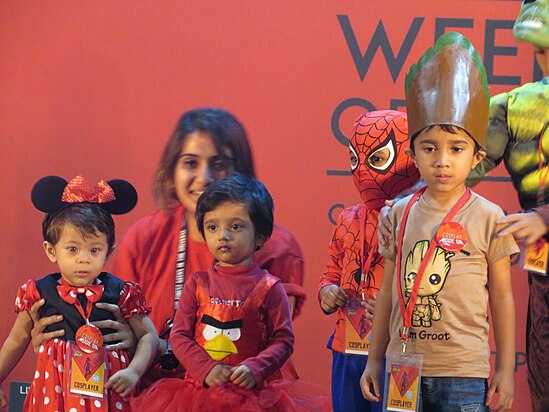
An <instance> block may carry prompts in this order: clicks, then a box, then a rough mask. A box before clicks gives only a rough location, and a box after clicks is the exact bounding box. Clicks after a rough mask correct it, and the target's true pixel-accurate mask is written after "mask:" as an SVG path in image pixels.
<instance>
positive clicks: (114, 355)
mask: <svg viewBox="0 0 549 412" xmlns="http://www.w3.org/2000/svg"><path fill="white" fill-rule="evenodd" d="M112 356H113V357H114V358H116V359H118V352H116V351H115V350H113V351H112Z"/></svg>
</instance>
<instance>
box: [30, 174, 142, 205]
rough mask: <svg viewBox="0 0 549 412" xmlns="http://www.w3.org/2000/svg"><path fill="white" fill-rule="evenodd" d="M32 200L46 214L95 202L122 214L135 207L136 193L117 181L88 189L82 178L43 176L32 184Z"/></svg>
mask: <svg viewBox="0 0 549 412" xmlns="http://www.w3.org/2000/svg"><path fill="white" fill-rule="evenodd" d="M31 200H32V204H33V205H34V207H36V208H37V209H38V210H40V211H41V212H44V213H48V214H49V213H55V212H57V211H60V210H61V209H63V208H65V207H66V206H69V205H70V204H74V203H97V204H99V205H100V206H102V207H103V208H104V209H105V210H106V211H107V212H109V213H110V214H113V215H122V214H124V213H128V212H129V211H130V210H132V209H133V208H134V207H135V205H136V203H137V191H136V190H135V188H134V187H133V186H132V184H131V183H129V182H127V181H125V180H120V179H114V180H109V181H108V182H105V181H104V180H101V181H99V182H98V183H97V184H96V185H95V187H93V188H90V187H89V185H88V184H87V182H86V181H85V180H84V178H83V177H82V176H76V177H75V178H74V179H72V180H71V181H70V182H67V181H66V180H65V179H63V178H61V177H59V176H45V177H43V178H41V179H40V180H38V181H37V182H36V183H35V184H34V186H33V188H32V191H31Z"/></svg>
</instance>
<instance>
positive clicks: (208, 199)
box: [196, 174, 274, 240]
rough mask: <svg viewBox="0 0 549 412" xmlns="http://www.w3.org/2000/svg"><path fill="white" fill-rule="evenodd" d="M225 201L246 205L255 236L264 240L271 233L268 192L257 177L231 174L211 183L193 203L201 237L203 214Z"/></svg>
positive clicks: (271, 219)
mask: <svg viewBox="0 0 549 412" xmlns="http://www.w3.org/2000/svg"><path fill="white" fill-rule="evenodd" d="M225 202H232V203H241V204H243V205H245V206H246V209H247V210H248V214H249V215H250V219H251V221H252V223H253V225H254V230H255V236H256V237H258V236H259V237H263V238H264V239H265V240H267V239H268V238H269V237H270V236H271V233H272V232H273V225H274V214H273V210H274V204H273V199H272V197H271V195H270V194H269V191H268V190H267V188H266V187H265V185H264V184H263V183H261V182H260V181H259V180H257V179H254V178H251V177H248V176H244V175H241V174H234V175H232V176H230V177H227V178H225V179H220V180H217V181H215V182H213V183H212V184H211V185H210V186H209V187H208V189H206V191H205V192H204V193H203V194H202V195H201V196H200V198H199V199H198V203H197V205H196V221H197V224H198V230H200V233H201V234H202V236H204V216H205V215H206V213H208V212H211V211H212V210H214V209H215V208H216V207H218V206H219V205H220V204H222V203H225Z"/></svg>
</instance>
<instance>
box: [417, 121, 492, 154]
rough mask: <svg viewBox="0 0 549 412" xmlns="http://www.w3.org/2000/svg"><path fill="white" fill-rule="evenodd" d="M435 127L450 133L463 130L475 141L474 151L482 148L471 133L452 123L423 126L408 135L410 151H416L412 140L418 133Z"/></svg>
mask: <svg viewBox="0 0 549 412" xmlns="http://www.w3.org/2000/svg"><path fill="white" fill-rule="evenodd" d="M435 127H438V128H439V129H440V130H442V131H443V132H446V133H451V134H457V133H458V130H463V131H464V132H465V133H467V136H469V137H470V138H471V139H473V142H475V153H476V152H478V151H479V150H482V147H481V146H480V145H479V144H478V143H477V141H476V140H475V138H474V137H473V136H471V134H470V133H469V132H468V131H467V130H465V129H464V128H462V127H459V126H455V125H453V124H432V125H430V126H427V127H424V128H423V129H421V130H420V131H419V132H417V133H415V134H414V135H413V136H410V150H411V151H412V153H415V152H416V148H415V146H414V141H415V139H416V137H418V136H419V134H420V133H422V132H423V131H429V130H432V129H434V128H435Z"/></svg>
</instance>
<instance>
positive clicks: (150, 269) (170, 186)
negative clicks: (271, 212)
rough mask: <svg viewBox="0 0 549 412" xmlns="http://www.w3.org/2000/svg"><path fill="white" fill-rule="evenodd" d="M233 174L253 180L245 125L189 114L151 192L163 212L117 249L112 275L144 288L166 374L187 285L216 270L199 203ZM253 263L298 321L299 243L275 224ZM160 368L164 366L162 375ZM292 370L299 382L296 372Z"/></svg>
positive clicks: (215, 113)
mask: <svg viewBox="0 0 549 412" xmlns="http://www.w3.org/2000/svg"><path fill="white" fill-rule="evenodd" d="M235 172H238V173H241V174H243V175H246V176H249V177H255V172H254V165H253V160H252V154H251V151H250V146H249V143H248V138H247V136H246V132H245V130H244V128H243V126H242V125H241V124H240V122H239V121H238V120H237V119H236V118H235V117H234V116H233V115H232V114H230V113H229V112H227V111H225V110H223V109H218V108H212V107H207V108H199V109H195V110H191V111H188V112H186V113H184V114H183V115H182V116H181V118H180V119H179V122H178V123H177V126H176V128H175V131H174V132H173V134H172V136H171V138H170V140H169V141H168V143H167V145H166V147H165V149H164V153H163V154H162V157H161V159H160V162H159V165H158V168H157V170H156V173H155V176H154V183H153V192H154V197H155V200H156V203H157V204H158V206H159V209H160V210H158V211H157V212H155V213H153V214H151V215H149V216H146V217H144V218H142V219H141V220H139V221H138V222H136V223H135V224H134V225H133V226H132V227H131V228H130V229H129V230H128V232H127V233H126V235H125V238H124V240H123V242H122V244H121V245H120V246H119V247H118V249H117V250H118V255H117V258H116V263H115V269H114V270H115V271H116V273H119V274H120V276H121V277H123V278H124V279H125V280H131V281H135V282H138V283H139V285H140V286H141V289H142V291H143V292H144V294H145V297H146V299H147V302H148V304H149V305H151V307H152V308H153V311H152V313H151V319H152V321H153V323H154V325H155V327H156V329H157V331H158V333H159V334H160V335H161V337H163V339H164V340H162V341H161V344H160V357H159V358H160V360H164V361H165V362H164V368H169V367H170V366H172V365H169V363H170V362H169V361H170V359H171V353H170V352H171V349H170V348H169V347H168V342H167V338H168V332H167V330H168V327H169V325H170V324H171V321H172V320H173V319H174V316H175V309H176V308H177V303H178V300H179V297H180V294H181V290H182V288H183V284H184V281H185V279H186V278H187V277H188V276H190V274H191V273H193V272H196V271H205V270H207V269H208V268H209V267H210V266H211V265H212V264H213V263H214V258H213V257H212V255H211V254H210V252H209V251H208V247H207V245H206V243H205V241H204V239H203V237H202V235H201V234H200V232H199V230H198V227H197V224H196V218H195V212H196V202H197V201H198V198H199V196H200V195H201V194H202V193H203V192H204V191H205V190H206V189H207V188H208V186H209V185H210V184H211V183H212V182H214V181H215V180H218V179H221V178H224V177H227V176H229V175H231V174H232V173H235ZM254 261H255V262H257V264H258V265H259V266H260V267H261V268H262V269H266V270H268V271H269V272H270V273H272V274H273V275H275V276H276V277H278V278H280V279H281V281H282V284H283V286H284V289H285V291H286V293H287V294H288V295H289V297H290V301H291V303H292V306H293V308H294V312H293V315H294V316H296V315H298V314H299V312H300V310H301V307H302V304H303V301H304V300H305V291H304V288H303V286H302V285H303V258H302V252H301V249H300V247H299V245H298V243H297V241H296V239H295V238H294V236H293V235H292V234H291V233H290V232H289V231H287V230H286V229H284V228H282V227H280V226H277V225H275V227H274V230H273V234H272V236H271V238H270V239H269V240H268V241H267V242H266V243H265V245H264V246H263V247H262V248H261V250H259V251H258V252H256V253H255V255H254ZM162 335H163V336H162ZM166 354H167V356H164V355H166ZM157 366H158V365H157ZM151 369H153V368H151ZM160 369H161V367H160V366H158V368H157V370H156V372H160ZM286 371H288V372H291V373H292V374H294V376H296V375H295V372H294V371H293V368H290V370H288V369H286ZM154 373H155V371H153V370H151V371H149V378H152V380H156V379H157V378H158V376H152V375H154ZM171 375H173V374H172V373H164V372H162V373H161V376H171ZM285 375H286V374H285Z"/></svg>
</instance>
